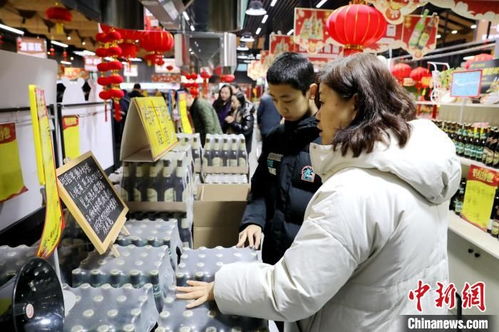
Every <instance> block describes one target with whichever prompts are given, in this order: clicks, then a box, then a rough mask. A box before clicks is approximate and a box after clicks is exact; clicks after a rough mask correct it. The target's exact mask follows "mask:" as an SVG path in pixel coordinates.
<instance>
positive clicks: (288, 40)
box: [269, 33, 296, 56]
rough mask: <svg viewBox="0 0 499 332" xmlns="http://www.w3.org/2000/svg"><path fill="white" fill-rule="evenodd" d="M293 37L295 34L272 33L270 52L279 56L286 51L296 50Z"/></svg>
mask: <svg viewBox="0 0 499 332" xmlns="http://www.w3.org/2000/svg"><path fill="white" fill-rule="evenodd" d="M293 39H294V37H293V36H288V35H277V34H275V33H273V34H271V35H270V43H269V51H270V54H272V55H273V56H278V55H279V54H281V53H284V52H295V51H296V44H295V42H294V41H293Z"/></svg>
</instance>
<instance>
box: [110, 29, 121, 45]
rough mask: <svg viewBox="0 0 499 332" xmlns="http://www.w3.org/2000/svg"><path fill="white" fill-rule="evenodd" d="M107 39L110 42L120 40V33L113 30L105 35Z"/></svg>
mask: <svg viewBox="0 0 499 332" xmlns="http://www.w3.org/2000/svg"><path fill="white" fill-rule="evenodd" d="M107 36H108V37H107V38H108V40H109V41H110V42H113V41H117V40H121V33H119V32H118V31H116V30H113V31H111V32H109V33H108V34H107Z"/></svg>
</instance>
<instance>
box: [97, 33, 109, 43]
mask: <svg viewBox="0 0 499 332" xmlns="http://www.w3.org/2000/svg"><path fill="white" fill-rule="evenodd" d="M95 40H97V41H98V42H100V43H107V42H108V39H107V34H106V33H103V32H99V33H98V34H96V35H95Z"/></svg>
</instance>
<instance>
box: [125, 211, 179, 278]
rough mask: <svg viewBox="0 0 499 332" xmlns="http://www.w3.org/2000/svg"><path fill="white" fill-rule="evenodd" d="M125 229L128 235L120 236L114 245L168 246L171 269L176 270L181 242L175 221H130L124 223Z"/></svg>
mask: <svg viewBox="0 0 499 332" xmlns="http://www.w3.org/2000/svg"><path fill="white" fill-rule="evenodd" d="M126 228H127V230H128V231H129V232H130V235H123V234H120V235H119V236H118V239H117V240H116V243H117V244H118V245H120V246H128V245H130V244H133V245H135V246H137V247H144V246H146V245H151V246H153V247H160V246H168V248H170V257H171V262H172V267H173V269H174V270H176V268H177V264H178V260H179V259H180V255H181V254H182V242H181V241H180V236H179V232H178V225H177V221H176V220H173V219H171V220H169V221H165V220H161V219H155V220H149V219H144V220H136V219H130V220H127V222H126Z"/></svg>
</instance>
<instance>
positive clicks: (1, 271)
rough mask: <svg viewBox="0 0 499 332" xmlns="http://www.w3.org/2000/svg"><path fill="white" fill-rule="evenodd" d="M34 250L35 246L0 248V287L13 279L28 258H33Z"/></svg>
mask: <svg viewBox="0 0 499 332" xmlns="http://www.w3.org/2000/svg"><path fill="white" fill-rule="evenodd" d="M36 250H37V247H35V246H33V247H28V246H26V245H20V246H17V247H10V246H0V257H1V259H0V286H1V285H3V284H5V283H6V282H7V281H9V280H10V279H11V278H12V277H14V276H15V275H16V273H17V271H18V270H19V268H21V266H23V265H24V264H25V263H27V262H28V260H29V259H30V258H32V257H35V254H36Z"/></svg>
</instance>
